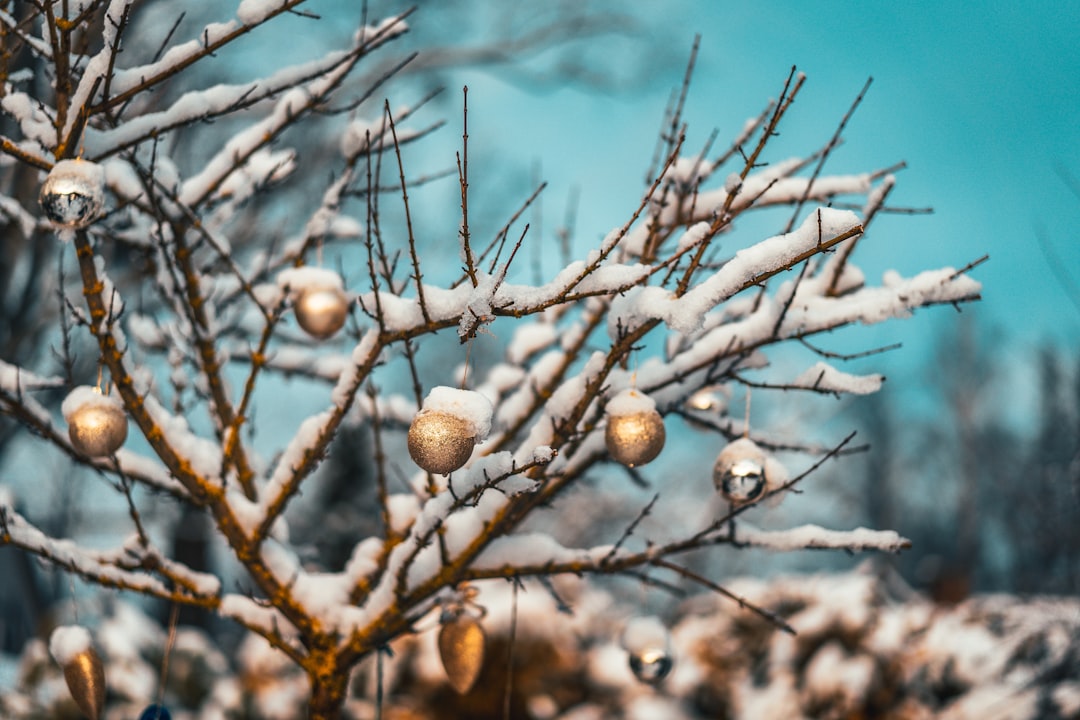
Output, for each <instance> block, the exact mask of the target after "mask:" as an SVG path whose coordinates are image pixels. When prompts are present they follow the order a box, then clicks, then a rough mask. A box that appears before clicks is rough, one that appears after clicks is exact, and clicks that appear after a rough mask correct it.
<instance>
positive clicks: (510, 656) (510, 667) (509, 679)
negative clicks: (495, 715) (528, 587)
mask: <svg viewBox="0 0 1080 720" xmlns="http://www.w3.org/2000/svg"><path fill="white" fill-rule="evenodd" d="M511 582H512V583H513V585H514V589H513V599H512V600H511V601H510V637H509V638H508V639H507V651H506V692H505V694H504V695H503V720H510V700H511V698H512V697H513V695H514V644H515V643H516V642H517V611H518V583H520V582H521V581H520V580H519V579H518V578H514V579H513V580H511Z"/></svg>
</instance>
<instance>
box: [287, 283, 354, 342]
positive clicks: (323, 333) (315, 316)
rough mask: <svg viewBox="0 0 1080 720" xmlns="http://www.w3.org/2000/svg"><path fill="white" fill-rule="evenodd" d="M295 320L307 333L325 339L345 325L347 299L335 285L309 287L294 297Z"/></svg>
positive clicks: (347, 313) (347, 306)
mask: <svg viewBox="0 0 1080 720" xmlns="http://www.w3.org/2000/svg"><path fill="white" fill-rule="evenodd" d="M295 310H296V322H297V323H298V324H299V325H300V327H301V328H302V329H303V330H304V332H306V333H307V334H308V335H311V336H312V337H314V338H318V339H319V340H325V339H327V338H329V337H331V336H333V335H334V334H336V333H337V331H338V330H341V328H343V327H345V320H346V319H348V317H349V299H348V298H347V297H346V296H345V293H344V292H343V291H342V290H341V289H340V288H337V287H326V288H309V289H306V290H304V291H302V292H301V293H300V295H299V297H297V299H296V305H295Z"/></svg>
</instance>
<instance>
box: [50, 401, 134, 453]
mask: <svg viewBox="0 0 1080 720" xmlns="http://www.w3.org/2000/svg"><path fill="white" fill-rule="evenodd" d="M63 414H64V419H65V420H67V423H68V437H70V438H71V445H72V447H74V448H75V449H76V450H78V451H79V452H81V453H82V454H83V455H87V456H89V457H92V458H99V457H108V456H110V455H112V454H113V453H115V452H116V451H117V450H119V449H120V447H121V446H122V445H123V444H124V441H125V440H127V434H128V422H127V415H125V414H124V406H123V404H122V403H121V402H120V401H119V400H118V399H117V398H115V397H109V396H106V395H102V394H101V392H100V391H99V390H98V389H97V388H93V387H88V386H83V387H78V388H75V390H73V391H71V393H69V394H68V397H67V399H65V400H64V404H63Z"/></svg>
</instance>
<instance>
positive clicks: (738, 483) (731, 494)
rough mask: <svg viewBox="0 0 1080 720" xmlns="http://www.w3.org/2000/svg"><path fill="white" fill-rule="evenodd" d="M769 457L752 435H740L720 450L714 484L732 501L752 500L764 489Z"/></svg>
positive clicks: (740, 502) (715, 467)
mask: <svg viewBox="0 0 1080 720" xmlns="http://www.w3.org/2000/svg"><path fill="white" fill-rule="evenodd" d="M767 460H768V458H767V457H766V455H765V451H764V450H762V449H761V448H760V447H758V446H757V444H756V443H755V442H754V441H753V440H750V439H749V438H740V439H738V440H736V441H735V442H732V443H730V444H729V445H728V446H727V447H725V448H724V449H723V450H721V451H720V454H719V455H718V456H717V458H716V464H715V465H714V466H713V484H714V485H716V489H717V491H719V492H720V494H721V495H723V496H724V497H725V498H727V499H728V500H729V501H730V502H732V503H735V504H737V505H738V504H743V503H748V502H751V501H753V500H756V499H757V498H758V497H759V496H760V495H761V493H762V491H764V489H765V483H766V480H767V478H766V471H765V467H766V465H767Z"/></svg>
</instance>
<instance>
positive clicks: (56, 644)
mask: <svg viewBox="0 0 1080 720" xmlns="http://www.w3.org/2000/svg"><path fill="white" fill-rule="evenodd" d="M93 644H94V643H93V640H92V639H91V637H90V631H89V630H87V629H86V628H84V627H83V626H81V625H60V626H59V627H57V628H56V629H55V630H53V631H52V635H50V636H49V654H50V655H52V656H53V659H54V660H56V663H57V664H58V665H60V666H61V667H63V666H65V665H67V664H68V663H70V662H71V661H72V660H74V659H75V658H76V657H78V656H79V655H80V654H82V653H84V652H86V651H87V650H89V649H90V648H92V647H93Z"/></svg>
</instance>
